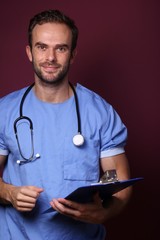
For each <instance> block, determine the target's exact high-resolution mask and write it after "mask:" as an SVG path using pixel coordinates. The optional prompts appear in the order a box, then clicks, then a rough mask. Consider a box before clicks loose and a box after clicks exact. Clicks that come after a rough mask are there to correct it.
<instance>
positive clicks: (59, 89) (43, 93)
mask: <svg viewBox="0 0 160 240" xmlns="http://www.w3.org/2000/svg"><path fill="white" fill-rule="evenodd" d="M34 91H35V94H36V96H37V97H38V98H39V99H40V100H41V101H43V102H50V103H61V102H64V101H66V100H67V99H69V98H70V97H71V96H72V95H73V91H72V89H71V87H70V85H69V83H68V81H67V82H64V83H63V84H61V85H58V86H50V85H49V86H47V85H45V86H42V85H40V84H38V83H37V82H35V86H34Z"/></svg>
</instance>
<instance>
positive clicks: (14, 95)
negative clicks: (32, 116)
mask: <svg viewBox="0 0 160 240" xmlns="http://www.w3.org/2000/svg"><path fill="white" fill-rule="evenodd" d="M25 90H26V88H23V89H20V90H17V91H14V92H11V93H9V94H7V95H5V96H3V97H1V98H0V105H1V106H3V105H8V104H14V103H15V101H19V100H20V98H21V97H22V95H23V93H24V92H25Z"/></svg>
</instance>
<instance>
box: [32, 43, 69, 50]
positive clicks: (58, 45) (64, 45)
mask: <svg viewBox="0 0 160 240" xmlns="http://www.w3.org/2000/svg"><path fill="white" fill-rule="evenodd" d="M39 45H43V46H46V47H47V46H48V45H47V44H46V43H43V42H36V43H35V47H36V46H39ZM55 47H56V48H58V47H66V48H67V49H69V46H68V44H66V43H58V44H56V46H55Z"/></svg>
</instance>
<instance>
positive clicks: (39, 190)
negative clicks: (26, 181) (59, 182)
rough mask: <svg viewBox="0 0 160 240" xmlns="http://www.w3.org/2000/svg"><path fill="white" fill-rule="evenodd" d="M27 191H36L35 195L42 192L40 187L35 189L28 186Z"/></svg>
mask: <svg viewBox="0 0 160 240" xmlns="http://www.w3.org/2000/svg"><path fill="white" fill-rule="evenodd" d="M28 188H29V189H31V190H33V191H36V192H37V193H41V192H43V191H44V189H43V188H40V187H36V186H28Z"/></svg>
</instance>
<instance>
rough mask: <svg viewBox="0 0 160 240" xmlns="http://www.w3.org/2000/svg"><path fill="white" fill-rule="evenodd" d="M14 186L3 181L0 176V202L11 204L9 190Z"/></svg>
mask: <svg viewBox="0 0 160 240" xmlns="http://www.w3.org/2000/svg"><path fill="white" fill-rule="evenodd" d="M13 188H14V186H13V185H11V184H7V183H5V182H4V181H3V180H2V178H0V203H1V204H11V191H12V190H13Z"/></svg>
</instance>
